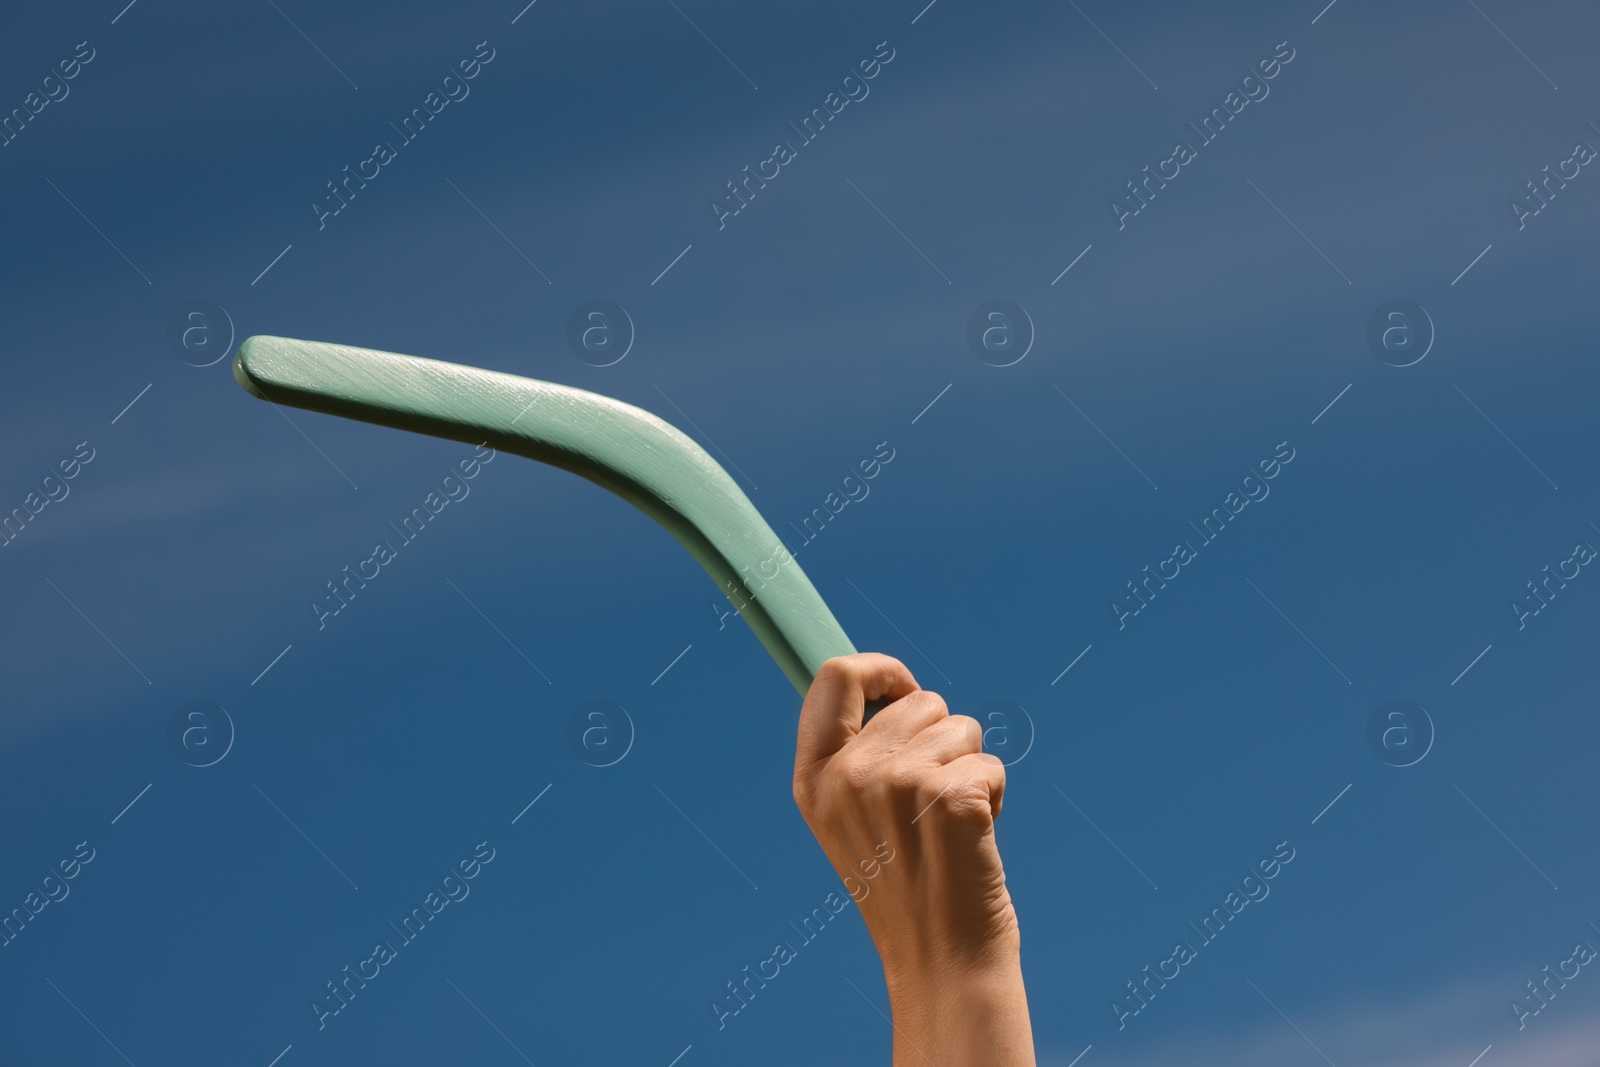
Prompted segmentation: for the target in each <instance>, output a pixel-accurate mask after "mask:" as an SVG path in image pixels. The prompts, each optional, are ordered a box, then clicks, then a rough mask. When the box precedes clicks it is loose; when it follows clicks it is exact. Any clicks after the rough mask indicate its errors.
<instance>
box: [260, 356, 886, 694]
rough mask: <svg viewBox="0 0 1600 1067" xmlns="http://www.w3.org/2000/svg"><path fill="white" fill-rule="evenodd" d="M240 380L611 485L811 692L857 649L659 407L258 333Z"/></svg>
mask: <svg viewBox="0 0 1600 1067" xmlns="http://www.w3.org/2000/svg"><path fill="white" fill-rule="evenodd" d="M233 376H234V377H235V378H237V379H238V381H239V384H240V385H242V386H244V388H245V389H246V390H247V391H248V392H250V393H251V394H252V395H254V396H257V397H259V398H261V399H263V400H267V401H269V402H271V403H275V404H288V405H291V406H293V407H298V408H306V409H308V410H311V411H320V412H324V413H326V414H329V415H342V416H344V417H345V418H350V419H359V420H361V421H363V422H372V423H377V424H379V425H381V426H392V427H395V428H396V429H401V430H411V431H413V432H416V433H425V434H430V435H432V436H434V437H445V438H449V439H451V440H456V441H465V442H467V443H469V444H478V443H487V444H489V445H491V446H493V447H494V448H495V449H496V450H497V451H502V452H513V453H516V454H517V455H519V456H526V457H527V458H529V459H534V460H538V461H539V462H541V463H548V464H551V465H552V466H556V467H561V468H563V469H565V470H569V471H572V472H573V473H574V474H581V475H582V476H583V477H585V478H587V479H589V480H590V481H592V482H594V483H596V484H597V485H600V486H602V487H604V488H606V489H609V490H611V491H612V492H613V493H616V494H617V495H618V496H620V497H622V498H623V499H624V500H626V501H627V502H628V503H630V504H632V505H633V506H634V507H636V508H638V509H639V510H640V511H643V512H644V513H645V514H646V515H649V516H650V517H651V518H652V519H655V520H656V522H658V523H660V524H661V525H662V526H664V527H666V529H667V532H668V533H670V534H672V536H674V537H676V538H677V539H678V541H679V542H680V543H681V544H682V545H683V546H684V547H685V548H687V549H688V550H689V553H690V554H691V555H693V556H694V558H695V559H696V560H698V561H699V562H700V566H702V567H704V568H705V570H706V573H707V574H709V575H711V578H712V580H713V581H715V582H716V583H717V586H718V588H720V589H721V590H722V591H723V592H724V593H725V594H731V595H730V599H733V598H737V600H736V602H744V603H745V605H746V606H745V607H744V608H743V610H742V611H741V612H740V614H741V616H742V617H743V618H744V620H745V621H746V622H748V623H749V624H750V629H752V630H754V631H755V634H756V636H757V637H758V638H760V639H761V643H762V644H763V645H765V646H766V649H767V652H768V653H769V654H770V655H771V656H772V658H773V659H774V660H775V661H777V664H778V666H779V667H780V668H782V670H783V673H784V674H785V675H787V676H788V678H789V681H790V682H792V683H793V684H794V687H795V689H797V690H798V691H799V692H800V693H801V694H802V695H803V694H804V693H805V692H806V690H807V689H808V688H809V687H810V685H811V680H812V678H814V677H815V676H816V673H817V669H818V668H820V667H821V666H822V662H823V661H824V660H826V659H829V658H831V657H833V656H845V655H849V654H851V653H853V652H854V651H855V647H854V646H853V645H851V643H850V639H849V638H848V637H846V636H845V633H844V630H843V629H841V628H840V626H839V623H838V622H837V621H836V620H835V619H834V617H833V613H832V612H830V611H829V610H828V606H827V604H825V603H823V600H822V597H821V595H820V594H819V593H818V592H817V591H816V589H815V588H814V587H813V586H812V584H811V581H810V580H809V579H808V578H807V577H806V576H805V572H804V571H802V570H801V569H800V565H799V564H798V563H796V562H795V561H794V559H793V557H791V556H790V555H789V551H788V549H787V548H785V547H784V545H783V543H782V542H781V541H780V540H779V539H778V536H777V535H776V534H775V533H773V532H772V527H770V526H768V525H767V523H766V520H765V519H763V518H762V517H761V514H760V512H758V511H757V510H756V508H755V505H753V504H751V503H750V500H749V498H748V497H746V496H745V495H744V492H743V491H742V490H740V488H739V487H738V485H737V484H735V483H734V481H733V479H732V478H731V477H729V475H728V473H727V472H726V471H724V470H723V469H722V467H721V466H719V465H718V464H717V462H716V460H714V459H712V458H711V457H710V456H709V455H707V454H706V452H705V450H704V449H703V448H701V447H700V446H699V445H698V444H696V443H695V442H694V441H693V440H691V439H690V438H689V437H688V436H686V435H685V434H683V433H682V432H681V431H679V430H678V429H677V428H676V427H674V426H672V425H671V424H669V423H667V422H665V421H664V420H662V419H659V418H657V417H656V416H654V415H652V414H650V413H649V412H647V411H644V410H642V409H640V408H636V407H633V406H632V405H629V404H624V403H622V402H621V401H620V400H613V399H611V398H610V397H605V396H601V395H599V394H598V393H590V392H585V391H584V390H581V389H572V388H569V387H567V386H563V385H553V384H551V383H549V382H541V381H536V380H534V379H531V378H520V377H517V376H516V375H513V374H500V373H497V372H495V371H487V370H481V369H479V368H477V367H466V366H462V365H460V364H456V363H443V362H440V361H437V360H432V359H419V358H417V357H416V356H402V355H396V354H394V353H392V352H377V351H374V350H372V349H368V348H351V347H347V346H345V345H333V344H324V343H321V342H317V341H295V340H291V339H289V338H285V337H251V338H249V339H247V340H246V341H245V342H244V343H243V344H242V345H240V346H239V352H238V354H237V355H236V356H235V357H234V361H233ZM774 568H775V570H774ZM769 573H770V574H771V576H770V577H768V574H769ZM875 710H876V708H870V709H868V713H869V714H870V713H871V712H872V711H875Z"/></svg>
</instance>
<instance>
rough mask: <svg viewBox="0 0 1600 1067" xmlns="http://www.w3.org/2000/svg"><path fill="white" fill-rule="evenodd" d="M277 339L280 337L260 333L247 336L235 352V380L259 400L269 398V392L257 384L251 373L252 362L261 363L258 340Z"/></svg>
mask: <svg viewBox="0 0 1600 1067" xmlns="http://www.w3.org/2000/svg"><path fill="white" fill-rule="evenodd" d="M275 340H278V338H275V337H266V336H264V335H259V334H258V335H256V336H254V337H246V338H245V339H244V342H243V343H242V344H240V345H239V350H238V351H237V352H235V353H234V354H233V380H234V381H236V382H238V383H239V385H240V386H241V387H242V388H243V389H244V391H245V392H247V393H249V394H250V395H251V396H253V397H255V398H256V399H257V400H265V399H267V394H266V393H265V392H263V391H262V389H261V386H260V385H259V384H257V382H256V380H255V377H254V376H253V375H252V374H251V370H250V367H251V364H253V363H259V361H260V356H259V355H258V354H257V349H259V348H260V347H261V345H260V344H259V343H258V342H262V341H275Z"/></svg>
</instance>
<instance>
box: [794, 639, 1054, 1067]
mask: <svg viewBox="0 0 1600 1067" xmlns="http://www.w3.org/2000/svg"><path fill="white" fill-rule="evenodd" d="M874 701H876V702H879V703H883V702H887V706H886V707H884V708H883V710H882V711H880V712H878V714H877V715H875V716H874V717H873V718H872V720H871V722H869V723H867V724H866V725H865V726H863V725H862V719H863V717H864V715H865V712H866V708H867V705H868V703H869V702H874ZM1005 785H1006V772H1005V767H1004V765H1003V764H1002V763H1001V762H1000V760H999V759H997V758H996V757H994V756H992V755H989V754H987V753H985V752H984V751H983V730H982V728H981V727H980V726H979V725H978V722H977V720H975V719H973V718H971V717H970V716H966V715H951V714H950V712H949V710H948V709H947V708H946V707H945V703H944V701H943V700H942V699H941V698H940V697H939V696H938V695H937V694H935V693H930V692H928V691H926V690H924V689H921V688H919V687H918V686H917V682H916V679H915V678H913V677H912V676H911V672H910V671H909V670H907V669H906V667H905V665H904V664H902V663H901V662H900V661H898V660H896V659H893V658H891V657H889V656H883V655H878V654H876V653H861V654H857V655H853V656H842V657H839V658H837V659H831V660H828V661H827V662H826V663H824V664H823V665H822V669H821V670H820V671H818V672H817V677H816V679H815V680H814V681H813V682H812V683H811V689H810V692H808V693H807V694H806V699H805V705H804V707H803V708H802V709H801V712H800V733H799V739H798V742H797V744H796V746H795V765H794V798H795V802H796V803H797V804H798V805H799V806H800V813H801V815H802V816H804V818H805V820H806V825H807V826H809V827H810V828H811V832H812V833H813V834H814V835H816V838H817V842H818V843H819V844H820V845H821V846H822V850H823V852H824V853H826V854H827V856H828V859H829V861H831V862H832V864H833V867H834V870H835V871H836V872H838V874H839V876H840V877H841V878H847V879H852V880H854V879H855V878H857V877H859V875H860V872H861V869H862V868H861V866H860V865H861V864H862V863H863V862H864V861H870V860H872V858H873V857H874V856H875V855H877V856H879V857H880V858H881V855H882V853H881V852H879V851H878V850H879V849H881V848H882V847H883V845H884V843H887V845H888V846H889V847H891V848H893V849H894V852H893V856H894V860H893V862H892V863H886V864H884V865H883V866H882V867H881V869H877V877H876V879H875V881H874V885H873V892H871V893H870V894H867V895H865V896H863V897H862V898H861V900H860V907H861V916H862V918H863V919H864V920H865V921H866V924H867V930H868V931H869V932H870V933H871V935H872V940H873V943H874V944H875V945H876V946H877V948H878V955H879V956H880V957H881V958H882V960H883V967H884V977H885V979H886V981H887V984H888V988H889V1000H890V1005H891V1007H892V1009H893V1012H894V1028H895V1056H894V1061H895V1065H896V1067H910V1065H912V1064H918V1065H925V1064H926V1063H928V1062H930V1060H929V1058H928V1057H929V1056H930V1055H931V1056H932V1057H933V1059H932V1061H931V1062H935V1063H937V1065H938V1067H963V1065H965V1064H974V1065H975V1064H980V1063H981V1064H984V1065H985V1067H1012V1065H1022V1064H1032V1063H1033V1062H1034V1060H1033V1037H1032V1032H1031V1030H1030V1028H1029V1021H1028V1004H1027V996H1026V993H1025V992H1024V990H1023V984H1022V969H1021V964H1020V938H1019V934H1018V929H1017V917H1016V911H1015V909H1014V908H1013V907H1012V904H1011V895H1010V893H1009V892H1007V890H1006V877H1005V871H1004V869H1003V868H1002V867H1001V864H1000V850H999V848H998V846H997V845H996V843H995V835H994V820H995V816H996V815H998V814H999V813H1000V807H1001V802H1002V800H1003V798H1004V795H1005ZM875 869H876V868H875ZM846 884H847V885H848V884H849V882H847V883H846Z"/></svg>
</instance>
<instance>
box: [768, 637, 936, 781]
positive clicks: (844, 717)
mask: <svg viewBox="0 0 1600 1067" xmlns="http://www.w3.org/2000/svg"><path fill="white" fill-rule="evenodd" d="M916 689H917V680H916V679H915V678H913V677H912V676H911V671H909V670H908V669H907V668H906V665H905V664H903V663H901V662H900V661H899V660H897V659H895V658H894V657H892V656H885V655H881V654H879V653H877V652H858V653H856V654H855V655H853V656H837V657H835V658H833V659H830V660H827V661H826V662H824V663H823V664H822V667H821V668H820V669H819V670H818V671H817V676H816V678H814V679H812V682H811V688H810V689H809V690H808V691H807V692H806V699H805V702H804V704H802V705H801V707H800V728H799V737H798V739H797V741H796V743H795V770H796V772H797V773H798V772H799V771H800V770H801V769H802V768H804V767H807V766H811V765H813V764H815V763H817V762H819V761H821V760H825V759H827V758H828V757H829V756H831V755H833V754H834V753H835V752H837V751H839V749H841V748H843V747H844V745H845V742H847V741H849V740H850V739H851V738H852V737H854V736H855V735H856V734H857V733H859V732H860V731H861V716H862V715H863V713H865V711H866V706H867V701H869V700H877V699H879V698H884V697H887V698H888V699H890V700H895V701H898V700H899V699H900V698H902V697H904V696H905V695H906V694H908V693H912V692H915V691H916ZM881 717H882V716H881V715H880V716H878V717H877V718H874V719H873V722H874V723H876V722H877V720H878V718H881Z"/></svg>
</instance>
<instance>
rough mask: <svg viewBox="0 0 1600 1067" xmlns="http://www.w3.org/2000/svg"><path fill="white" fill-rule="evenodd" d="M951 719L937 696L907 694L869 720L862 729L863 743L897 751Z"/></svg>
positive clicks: (922, 692) (948, 711)
mask: <svg viewBox="0 0 1600 1067" xmlns="http://www.w3.org/2000/svg"><path fill="white" fill-rule="evenodd" d="M949 717H950V709H949V707H947V706H946V705H945V702H944V698H943V697H941V696H940V695H939V694H938V693H932V692H929V691H928V690H926V689H918V690H917V691H916V692H914V693H907V694H906V695H905V696H903V697H901V698H900V699H899V700H896V701H895V702H894V703H893V704H890V705H889V706H888V707H886V708H884V709H883V710H882V711H880V712H878V714H876V715H874V716H873V717H872V721H871V722H869V723H867V725H866V726H864V727H862V729H861V736H862V740H863V741H864V742H865V741H870V742H871V744H872V745H873V746H874V747H881V748H883V749H898V748H901V747H903V746H904V745H905V744H907V743H908V742H910V741H911V739H912V738H914V737H917V736H918V735H920V734H921V733H922V732H923V731H924V730H927V729H928V728H929V727H931V726H933V725H934V724H936V723H938V722H941V721H942V720H944V719H947V718H949Z"/></svg>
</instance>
